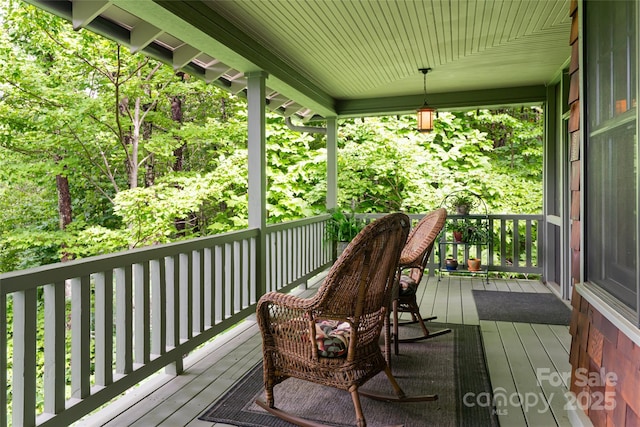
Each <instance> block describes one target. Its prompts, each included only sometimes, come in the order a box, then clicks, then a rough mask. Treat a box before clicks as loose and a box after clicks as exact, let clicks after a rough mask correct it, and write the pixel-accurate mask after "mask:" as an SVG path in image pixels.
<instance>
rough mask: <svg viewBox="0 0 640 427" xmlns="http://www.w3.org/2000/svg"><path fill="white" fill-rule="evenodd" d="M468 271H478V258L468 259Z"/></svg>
mask: <svg viewBox="0 0 640 427" xmlns="http://www.w3.org/2000/svg"><path fill="white" fill-rule="evenodd" d="M467 266H468V267H469V271H480V260H479V259H478V258H469V259H468V260H467Z"/></svg>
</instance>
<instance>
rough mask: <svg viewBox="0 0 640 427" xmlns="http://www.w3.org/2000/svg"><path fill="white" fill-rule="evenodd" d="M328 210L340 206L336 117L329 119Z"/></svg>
mask: <svg viewBox="0 0 640 427" xmlns="http://www.w3.org/2000/svg"><path fill="white" fill-rule="evenodd" d="M326 205H327V209H331V208H335V207H336V206H337V205H338V125H337V120H336V118H335V117H328V118H327V201H326Z"/></svg>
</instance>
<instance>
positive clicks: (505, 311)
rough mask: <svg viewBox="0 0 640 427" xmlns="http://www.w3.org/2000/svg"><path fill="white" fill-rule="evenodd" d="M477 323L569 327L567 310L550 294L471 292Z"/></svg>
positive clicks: (569, 311) (567, 308)
mask: <svg viewBox="0 0 640 427" xmlns="http://www.w3.org/2000/svg"><path fill="white" fill-rule="evenodd" d="M473 299H474V300H475V302H476V308H477V309H478V317H479V318H480V320H495V321H502V322H520V323H541V324H547V325H569V322H570V321H571V309H570V308H569V307H568V306H567V305H566V304H565V303H563V302H562V301H561V300H560V299H559V298H558V297H557V296H556V295H555V294H552V293H532V292H502V291H479V290H473Z"/></svg>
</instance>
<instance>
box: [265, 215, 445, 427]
mask: <svg viewBox="0 0 640 427" xmlns="http://www.w3.org/2000/svg"><path fill="white" fill-rule="evenodd" d="M409 227H410V221H409V218H408V217H407V216H406V215H404V214H400V213H395V214H390V215H386V216H385V217H383V218H381V219H378V220H376V221H374V222H373V223H371V224H369V225H367V227H365V228H364V230H362V231H361V232H360V233H359V234H358V235H357V236H356V238H355V239H354V240H353V241H352V242H351V243H350V244H349V246H347V248H346V249H345V251H344V252H343V253H342V255H341V256H340V257H339V258H338V260H337V261H336V262H335V264H334V265H333V266H332V268H331V270H330V271H329V273H328V275H327V277H326V279H325V281H324V283H323V284H322V285H321V286H320V288H319V289H318V292H317V293H316V294H315V296H313V297H312V298H308V299H304V298H299V297H296V296H293V295H285V294H281V293H276V292H271V293H268V294H266V295H264V296H263V297H262V298H260V300H259V301H258V307H257V319H258V325H259V326H260V331H261V333H262V348H263V367H264V386H265V397H266V402H264V401H261V400H257V401H256V402H257V403H258V404H259V405H260V406H261V407H263V408H264V409H266V410H267V411H269V412H270V413H272V414H274V415H276V416H278V417H280V418H282V419H284V420H286V421H288V422H291V423H294V424H297V425H300V426H317V425H318V424H315V423H313V422H309V421H308V420H305V419H303V418H301V417H299V416H295V415H293V414H291V413H287V412H284V411H282V410H279V409H277V408H276V407H275V401H274V386H275V385H276V384H278V383H281V382H282V381H284V380H286V379H287V378H290V377H294V378H299V379H303V380H306V381H311V382H314V383H318V384H322V385H325V386H330V387H335V388H338V389H341V390H345V391H349V392H350V393H351V398H352V400H353V404H354V407H355V414H356V420H357V425H358V427H365V426H366V421H365V418H364V415H363V413H362V407H361V405H360V397H359V394H362V395H363V396H367V397H371V398H374V399H379V400H384V401H403V402H416V401H426V400H435V399H437V396H436V395H428V396H419V397H406V396H405V394H404V392H403V391H402V389H401V388H400V386H399V385H398V383H397V382H396V380H395V378H394V377H393V375H392V374H391V370H390V369H389V367H388V365H387V363H386V362H385V358H384V356H383V354H382V350H381V348H380V344H379V340H380V335H381V331H382V327H383V326H384V325H385V324H386V325H388V318H389V312H388V309H389V307H390V304H391V293H392V289H393V286H394V282H395V281H396V274H397V268H398V259H399V256H400V252H401V250H402V247H403V246H404V243H405V242H406V238H407V235H408V233H409ZM326 320H329V321H339V322H346V323H348V325H349V327H350V339H349V340H348V345H347V347H346V355H344V356H342V357H323V356H321V355H320V353H319V349H318V344H317V343H316V326H317V324H318V322H321V321H326ZM382 371H384V372H385V373H386V375H387V377H388V378H389V381H390V382H391V385H392V386H393V388H394V392H395V393H396V395H397V397H394V396H378V395H372V394H367V393H363V392H361V391H359V390H358V388H359V387H360V386H361V385H362V384H364V383H365V382H367V381H368V380H369V379H371V378H372V377H374V376H375V375H376V374H378V373H379V372H382Z"/></svg>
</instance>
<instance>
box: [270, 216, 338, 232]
mask: <svg viewBox="0 0 640 427" xmlns="http://www.w3.org/2000/svg"><path fill="white" fill-rule="evenodd" d="M329 218H331V215H329V214H322V215H317V216H314V217H309V218H302V219H296V220H293V221H287V222H281V223H278V224H267V231H268V232H274V231H281V230H289V229H291V228H296V227H302V226H305V225H309V224H314V223H316V222H321V221H325V220H327V219H329Z"/></svg>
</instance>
